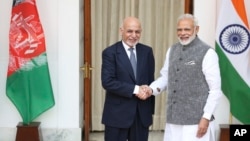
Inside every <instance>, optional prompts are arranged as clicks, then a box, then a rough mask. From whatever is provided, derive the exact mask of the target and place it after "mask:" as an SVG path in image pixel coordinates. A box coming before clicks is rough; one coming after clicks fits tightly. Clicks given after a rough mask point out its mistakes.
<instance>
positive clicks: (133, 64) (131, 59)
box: [128, 48, 136, 78]
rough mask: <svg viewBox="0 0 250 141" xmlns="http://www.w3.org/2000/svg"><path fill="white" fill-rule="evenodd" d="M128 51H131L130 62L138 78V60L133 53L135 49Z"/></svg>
mask: <svg viewBox="0 0 250 141" xmlns="http://www.w3.org/2000/svg"><path fill="white" fill-rule="evenodd" d="M128 50H129V51H130V62H131V65H132V67H133V71H134V75H135V78H136V59H135V54H134V52H133V50H134V48H129V49H128Z"/></svg>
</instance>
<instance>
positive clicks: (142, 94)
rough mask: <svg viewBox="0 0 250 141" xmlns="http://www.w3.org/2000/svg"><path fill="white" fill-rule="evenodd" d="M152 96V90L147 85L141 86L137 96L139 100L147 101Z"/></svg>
mask: <svg viewBox="0 0 250 141" xmlns="http://www.w3.org/2000/svg"><path fill="white" fill-rule="evenodd" d="M151 95H152V90H151V88H150V87H149V86H147V85H141V86H140V87H139V93H138V94H136V96H137V97H138V98H140V99H141V100H145V99H147V98H148V97H150V96H151Z"/></svg>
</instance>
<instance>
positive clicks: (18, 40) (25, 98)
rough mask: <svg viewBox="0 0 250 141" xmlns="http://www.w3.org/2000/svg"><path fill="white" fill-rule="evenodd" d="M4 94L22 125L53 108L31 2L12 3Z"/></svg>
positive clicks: (39, 28) (42, 45)
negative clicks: (21, 120)
mask: <svg viewBox="0 0 250 141" xmlns="http://www.w3.org/2000/svg"><path fill="white" fill-rule="evenodd" d="M6 94H7V96H8V97H9V99H10V100H11V101H12V103H13V104H14V105H15V106H16V108H17V110H18V112H19V113H20V115H21V117H22V119H23V123H24V124H29V123H30V122H32V121H33V120H34V119H35V118H37V117H38V116H39V115H41V114H42V113H43V112H45V111H46V110H48V109H50V108H51V107H52V106H54V104H55V102H54V96H53V91H52V86H51V81H50V75H49V68H48V62H47V54H46V49H45V37H44V33H43V28H42V25H41V22H40V20H39V16H38V12H37V8H36V2H35V0H13V5H12V13H11V22H10V32H9V65H8V74H7V82H6Z"/></svg>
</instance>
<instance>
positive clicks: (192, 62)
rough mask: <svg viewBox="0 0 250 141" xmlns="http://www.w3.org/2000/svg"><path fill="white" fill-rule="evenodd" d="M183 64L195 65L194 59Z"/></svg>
mask: <svg viewBox="0 0 250 141" xmlns="http://www.w3.org/2000/svg"><path fill="white" fill-rule="evenodd" d="M185 65H195V61H189V62H186V63H185Z"/></svg>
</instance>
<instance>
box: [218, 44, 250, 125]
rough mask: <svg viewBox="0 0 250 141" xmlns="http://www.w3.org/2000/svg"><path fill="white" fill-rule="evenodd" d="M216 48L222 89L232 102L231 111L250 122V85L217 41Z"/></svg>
mask: <svg viewBox="0 0 250 141" xmlns="http://www.w3.org/2000/svg"><path fill="white" fill-rule="evenodd" d="M215 49H216V52H217V53H218V56H219V64H220V71H221V82H222V91H223V93H224V94H225V95H226V97H227V98H228V100H229V102H230V111H231V113H232V114H233V116H234V117H236V118H237V119H238V120H240V121H241V122H243V123H244V124H250V87H249V86H248V85H247V83H246V82H245V81H244V80H243V79H242V78H241V77H240V75H239V74H238V72H237V71H236V70H235V69H234V67H233V66H232V64H231V63H230V61H229V60H228V58H227V57H226V56H225V54H224V53H223V51H222V50H221V48H220V47H219V45H218V44H217V43H216V48H215ZM239 63H240V62H239Z"/></svg>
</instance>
